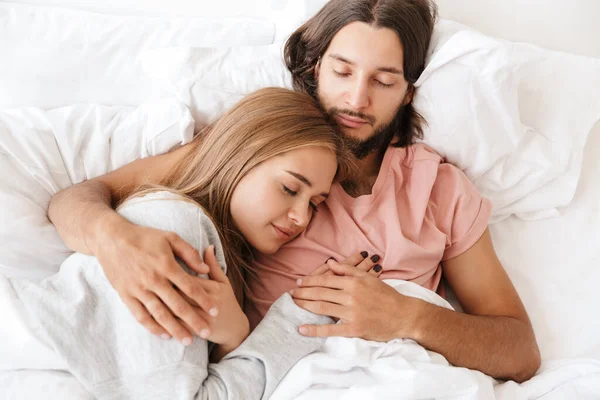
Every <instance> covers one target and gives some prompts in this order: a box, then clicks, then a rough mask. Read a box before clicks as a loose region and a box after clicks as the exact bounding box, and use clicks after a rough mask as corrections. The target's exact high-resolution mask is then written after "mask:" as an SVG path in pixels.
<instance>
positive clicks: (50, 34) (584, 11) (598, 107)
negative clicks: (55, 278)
mask: <svg viewBox="0 0 600 400" xmlns="http://www.w3.org/2000/svg"><path fill="white" fill-rule="evenodd" d="M324 2H325V0H277V1H275V0H273V1H269V0H259V1H255V2H243V1H235V0H223V1H220V2H217V3H218V4H213V3H214V2H208V1H190V0H176V1H170V2H168V3H165V2H161V1H156V0H152V1H139V0H127V1H117V0H108V1H103V2H98V1H75V0H51V1H48V0H45V1H42V0H30V1H26V0H23V1H0V55H1V60H2V61H0V171H2V173H0V219H1V221H2V224H1V225H2V226H1V227H0V242H1V243H2V246H1V248H0V273H3V274H6V275H9V276H21V277H24V278H27V279H33V280H40V279H43V278H44V277H46V276H48V275H50V274H52V273H54V272H55V271H56V269H57V268H58V266H59V265H60V263H61V261H62V260H64V258H65V257H66V256H68V254H69V252H68V249H66V248H65V247H64V245H63V244H62V242H61V241H60V238H59V237H58V235H57V234H56V232H55V231H54V229H53V228H52V226H51V224H50V223H49V222H48V220H47V218H46V214H45V210H46V207H47V205H48V202H49V201H50V198H51V196H52V195H53V194H55V193H56V192H57V191H59V190H61V189H63V188H66V187H68V186H70V185H72V184H75V183H77V182H81V181H82V180H85V179H89V178H93V177H95V176H98V175H100V174H103V173H105V172H107V171H109V170H111V169H114V168H118V167H119V166H121V165H124V164H125V163H127V162H129V161H132V160H134V159H136V158H139V157H146V156H149V155H154V154H159V153H162V152H164V151H166V150H167V149H169V148H170V147H171V146H173V145H174V144H177V143H185V142H187V141H189V140H190V139H191V137H192V135H193V133H194V130H195V129H196V130H197V128H198V127H199V126H201V125H203V124H206V123H208V122H210V121H211V120H213V119H214V118H215V117H216V116H218V115H219V113H221V112H222V111H223V110H224V109H226V108H227V107H229V106H230V105H232V104H233V103H234V102H235V101H237V100H238V99H240V98H241V97H242V96H243V95H245V94H246V93H249V92H251V91H253V90H256V89H258V88H260V87H264V86H285V87H289V86H290V79H289V76H288V74H287V73H286V71H285V68H284V67H283V64H282V63H281V44H282V43H283V41H284V40H285V38H286V37H287V35H288V34H289V33H291V32H292V31H293V29H295V27H297V26H299V24H300V23H301V22H302V21H304V20H306V19H307V18H309V17H310V16H311V15H313V14H314V13H315V12H316V11H317V10H318V9H319V8H320V7H321V6H322V5H323V4H324ZM438 5H439V10H440V15H441V17H442V19H441V21H440V22H439V23H438V26H437V27H436V33H435V36H434V40H433V43H432V46H431V49H430V54H429V59H428V67H427V69H426V71H425V72H424V74H423V76H422V77H421V79H419V82H418V83H417V85H418V86H419V92H418V95H417V98H416V99H415V104H416V106H417V108H418V109H419V110H420V111H421V112H422V113H423V114H424V115H425V117H426V119H427V120H428V122H429V128H428V130H427V131H426V137H425V141H426V143H428V144H429V145H430V146H432V147H433V148H434V149H436V150H437V151H439V152H440V153H441V154H442V155H443V156H444V157H446V158H447V159H448V160H449V161H451V162H453V163H455V164H456V165H458V166H459V167H460V168H462V169H463V170H464V171H465V173H467V175H468V176H469V177H470V178H471V179H472V180H473V181H474V182H475V184H476V185H477V186H478V188H479V189H480V190H481V191H482V192H483V193H484V194H485V195H486V196H487V197H489V198H490V199H491V200H492V202H493V205H494V211H493V219H492V221H493V223H492V224H491V228H490V229H491V233H492V237H493V240H494V245H495V247H496V251H497V253H498V255H499V257H500V259H501V261H502V263H503V265H504V266H505V268H506V269H507V271H508V273H509V275H510V277H511V279H512V281H513V282H514V284H515V286H516V288H517V290H518V292H519V294H520V296H521V298H522V299H523V302H524V304H525V306H526V308H527V310H528V312H529V315H530V317H531V320H532V323H533V326H534V329H535V333H536V336H537V339H538V343H539V345H540V350H541V355H542V360H543V363H542V368H541V369H540V371H539V372H538V374H537V375H536V376H535V377H534V378H533V379H531V380H530V381H528V382H525V383H523V384H520V385H519V384H516V383H514V382H496V381H493V382H491V384H490V383H489V382H488V383H486V384H481V385H480V384H478V383H477V382H475V383H473V385H472V386H467V387H466V389H465V388H464V387H463V388H461V390H462V391H460V390H454V389H451V388H449V387H448V386H446V387H442V388H439V387H438V388H437V390H438V392H436V393H441V394H440V396H441V395H444V396H446V397H445V398H465V399H467V398H468V399H479V398H481V399H484V398H494V397H495V398H499V399H521V398H522V399H526V398H543V399H574V398H586V399H593V398H600V319H598V318H597V315H598V311H597V310H598V307H599V306H600V294H599V292H598V289H597V287H598V282H600V268H599V267H598V265H599V263H600V184H598V182H597V176H599V174H600V95H599V94H598V92H599V89H600V42H599V41H598V38H599V37H600V27H599V25H598V21H599V20H600V3H599V2H597V1H596V0H574V1H571V2H561V1H558V0H530V1H528V2H518V1H516V0H514V1H502V0H486V1H480V2H473V1H469V0H438ZM465 88H468V90H464V89H465ZM461 96H462V97H461ZM448 100H452V101H450V102H449V101H448ZM452 104H458V105H460V107H456V106H452ZM449 300H450V303H452V304H453V305H454V306H455V307H458V305H457V304H456V302H455V301H452V296H450V297H449ZM0 310H2V302H1V301H0ZM4 311H5V310H4ZM0 315H2V316H3V317H5V318H3V319H4V320H3V323H5V324H14V325H15V327H16V328H15V329H16V332H18V326H19V324H20V323H21V322H20V320H19V316H18V315H7V314H5V313H3V312H2V311H0ZM0 340H2V341H8V342H11V343H14V346H21V347H22V348H23V349H24V351H26V350H27V343H26V342H23V341H22V340H21V339H20V338H19V337H18V335H14V336H12V337H1V336H0ZM341 348H342V351H348V352H351V351H354V350H356V348H357V347H355V346H354V345H353V344H352V343H349V342H348V343H344V344H343V345H342V347H341ZM0 357H3V355H2V354H0ZM321 360H323V358H322V359H321ZM317 362H318V361H315V362H314V364H313V365H317V364H316V363H317ZM327 365H329V366H332V365H333V364H327ZM308 367H310V363H308ZM335 368H336V367H335V365H333V366H332V367H331V371H333V375H331V377H332V379H334V380H336V379H338V385H337V386H335V388H334V387H329V388H327V387H323V386H321V387H320V390H313V391H312V392H311V391H306V390H304V391H301V390H299V391H298V392H297V393H296V395H294V396H293V395H292V393H295V392H293V390H298V387H299V386H298V384H297V383H298V382H301V381H302V382H303V384H304V385H305V386H304V389H307V388H311V387H312V388H313V389H315V387H316V386H314V384H315V382H317V381H318V380H319V379H322V378H323V376H321V377H319V376H316V375H318V374H316V373H315V372H314V370H315V369H312V370H311V368H305V369H301V368H297V369H295V370H294V369H293V370H292V371H291V372H290V377H291V378H290V379H287V378H286V379H287V380H284V382H282V386H281V390H279V391H277V392H276V395H275V396H274V397H276V398H290V397H297V398H311V399H315V398H340V399H341V398H344V399H351V398H416V397H417V396H418V397H420V398H424V397H430V398H431V397H436V395H434V394H431V393H433V392H428V393H429V395H428V396H425V395H424V394H423V393H424V392H421V393H420V394H418V393H416V392H410V391H402V390H403V389H400V388H399V387H397V386H396V387H394V386H393V385H390V382H382V381H378V382H373V381H369V380H368V379H367V378H364V380H362V381H361V380H358V381H354V382H350V383H347V384H343V383H340V382H345V381H344V372H343V371H338V372H335V371H336V369H335ZM364 369H365V374H364V377H368V376H369V374H368V372H369V367H368V366H367V367H364ZM303 371H304V372H303ZM315 374H316V375H315ZM336 376H337V378H336ZM292 378H293V380H294V382H296V386H294V385H293V384H292V383H293V382H291V380H292ZM485 385H491V386H489V387H488V386H485ZM484 386H485V387H486V388H487V389H485V390H484V389H482V388H484ZM294 388H295V389H294ZM288 389H289V390H288ZM325 389H330V390H325ZM334 389H335V390H334ZM486 390H487V391H486ZM0 398H3V399H4V398H6V399H13V398H15V399H17V398H18V399H23V398H31V399H37V398H49V399H86V398H89V395H88V394H87V393H86V392H85V390H84V389H83V388H81V387H80V386H79V384H78V382H77V381H75V380H74V378H72V377H70V376H69V375H68V374H67V373H65V372H63V371H46V370H43V369H42V368H40V370H35V371H32V370H27V371H25V370H23V371H18V372H12V373H5V372H0Z"/></svg>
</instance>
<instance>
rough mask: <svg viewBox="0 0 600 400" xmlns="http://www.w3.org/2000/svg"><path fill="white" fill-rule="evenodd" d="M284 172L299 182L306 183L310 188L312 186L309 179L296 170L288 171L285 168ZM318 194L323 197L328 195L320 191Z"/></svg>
mask: <svg viewBox="0 0 600 400" xmlns="http://www.w3.org/2000/svg"><path fill="white" fill-rule="evenodd" d="M285 172H287V173H288V174H290V175H292V176H293V177H294V178H296V179H298V180H299V181H300V182H302V183H304V184H306V186H308V187H310V188H311V187H313V185H312V183H311V181H309V180H308V179H307V178H306V177H305V176H304V175H302V174H299V173H297V172H293V171H288V170H285ZM320 195H321V196H323V197H325V198H327V197H329V193H321V194H320Z"/></svg>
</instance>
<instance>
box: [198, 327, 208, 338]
mask: <svg viewBox="0 0 600 400" xmlns="http://www.w3.org/2000/svg"><path fill="white" fill-rule="evenodd" d="M209 335H210V331H209V330H208V329H202V330H201V331H200V337H201V338H202V339H206V338H207V337H208V336H209Z"/></svg>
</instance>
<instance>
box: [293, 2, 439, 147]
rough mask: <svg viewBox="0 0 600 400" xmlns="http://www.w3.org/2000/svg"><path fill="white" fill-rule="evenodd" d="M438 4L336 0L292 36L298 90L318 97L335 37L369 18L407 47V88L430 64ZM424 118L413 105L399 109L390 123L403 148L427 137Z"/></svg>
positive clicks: (410, 87)
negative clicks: (319, 70)
mask: <svg viewBox="0 0 600 400" xmlns="http://www.w3.org/2000/svg"><path fill="white" fill-rule="evenodd" d="M436 19H437V7H436V5H435V3H434V2H433V1H432V0H331V1H329V2H328V3H327V4H325V6H324V7H323V8H322V9H321V10H320V11H319V12H318V13H317V14H316V15H315V16H314V17H312V18H311V19H310V20H308V21H307V22H306V23H304V25H302V26H301V27H300V28H298V29H297V30H296V31H295V32H294V33H293V34H292V35H291V36H290V37H289V39H288V40H287V42H286V44H285V49H284V58H285V62H286V65H287V68H288V69H289V70H290V72H291V73H292V78H293V86H294V89H296V90H299V91H303V92H306V93H309V94H310V95H311V96H313V97H314V98H315V99H317V100H318V96H317V81H316V78H315V67H316V65H317V63H318V61H319V59H320V57H321V56H323V54H325V51H326V50H327V48H328V47H329V44H330V43H331V40H332V39H333V37H334V36H335V35H336V34H337V33H338V32H339V31H340V30H341V29H342V28H343V27H345V26H346V25H348V24H350V23H352V22H364V23H366V24H369V25H371V26H373V27H374V28H377V29H379V28H388V29H391V30H392V31H394V32H396V34H397V35H398V37H399V38H400V42H401V43H402V47H403V49H404V65H403V69H404V78H405V79H406V81H407V82H408V85H409V86H408V88H409V91H410V90H414V86H413V85H414V83H415V82H416V81H417V79H418V78H419V76H420V75H421V73H422V72H423V70H424V69H425V59H426V57H427V50H428V48H429V42H430V40H431V35H432V33H433V26H434V24H435V21H436ZM424 123H425V120H424V119H423V117H422V116H421V115H420V114H419V113H417V112H416V111H415V109H414V107H413V105H412V103H408V104H407V105H405V106H403V107H401V108H400V110H399V111H398V114H397V115H396V118H395V119H394V121H392V124H391V125H390V128H391V129H393V130H394V134H395V136H396V139H397V142H396V143H395V146H396V147H404V146H408V145H410V144H412V143H414V141H415V139H417V138H422V137H423V124H424Z"/></svg>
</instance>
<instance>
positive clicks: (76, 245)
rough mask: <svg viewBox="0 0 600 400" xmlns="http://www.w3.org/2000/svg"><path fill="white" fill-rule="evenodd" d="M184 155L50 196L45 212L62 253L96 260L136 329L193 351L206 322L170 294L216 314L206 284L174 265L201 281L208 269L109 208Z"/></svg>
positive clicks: (183, 248) (179, 245)
mask: <svg viewBox="0 0 600 400" xmlns="http://www.w3.org/2000/svg"><path fill="white" fill-rule="evenodd" d="M187 149H188V146H183V147H181V148H179V149H177V150H175V151H172V152H170V153H167V154H164V155H160V156H155V157H149V158H145V159H140V160H137V161H134V162H132V163H131V164H128V165H125V166H123V167H121V168H119V169H117V170H115V171H113V172H111V173H109V174H106V175H103V176H100V177H97V178H94V179H91V180H89V181H86V182H83V183H80V184H78V185H75V186H73V187H71V188H68V189H65V190H63V191H61V192H59V193H58V194H57V195H56V196H54V198H53V199H52V201H51V202H50V207H49V210H48V217H49V218H50V220H51V221H52V223H54V225H55V226H56V228H57V230H58V232H59V234H60V236H61V238H62V239H63V240H64V241H65V243H66V244H67V246H69V247H70V248H71V249H73V250H75V251H78V252H81V253H85V254H89V255H94V256H96V257H97V258H98V261H99V262H100V264H101V265H102V268H103V270H104V273H105V275H106V277H107V278H108V280H109V281H110V283H111V285H112V286H113V287H114V288H115V290H116V291H117V292H118V293H119V296H120V297H121V299H122V300H123V302H124V303H125V304H126V305H127V307H128V308H129V310H130V311H131V312H132V314H133V316H134V317H135V318H136V319H137V320H138V321H139V323H140V324H142V325H143V326H144V327H145V328H146V329H148V330H149V331H150V332H152V333H153V334H155V335H159V336H162V337H163V338H170V337H175V338H177V339H178V340H180V341H182V342H183V343H188V342H189V343H191V342H192V341H193V334H194V333H195V334H196V335H198V336H199V335H200V332H202V331H203V330H204V329H207V328H209V326H210V324H211V322H212V321H211V320H208V321H207V320H206V319H205V318H202V317H201V316H200V315H199V313H197V312H196V311H195V310H194V308H193V307H192V305H190V304H189V303H188V302H187V301H186V300H185V299H184V298H183V296H182V295H181V294H179V293H178V292H177V290H176V289H175V288H177V289H179V290H180V291H181V292H183V293H184V294H185V295H187V296H188V297H190V298H191V299H193V300H194V301H195V302H196V303H197V304H198V305H199V306H200V307H201V308H202V309H203V310H205V311H206V312H207V313H209V314H210V315H211V316H215V315H216V314H217V313H218V310H217V309H216V307H215V303H214V301H213V300H212V299H211V298H210V297H209V296H208V294H207V292H206V290H205V289H204V284H205V280H204V279H201V278H197V277H194V276H192V275H190V274H188V273H187V272H185V271H184V270H183V269H182V268H181V267H180V266H179V264H178V262H177V261H176V258H175V257H178V258H180V259H181V260H183V261H184V262H185V263H186V264H187V265H188V266H189V267H190V268H192V269H193V270H195V271H196V272H197V273H200V274H205V273H207V272H208V266H206V265H205V264H204V263H203V261H202V257H200V254H198V252H197V251H196V250H195V249H194V248H193V247H192V246H191V245H189V244H188V243H186V242H185V241H184V240H183V239H181V238H180V237H179V236H177V235H176V234H174V233H171V232H164V231H160V230H156V229H152V228H148V227H141V226H137V225H134V224H132V223H130V222H129V221H127V220H126V219H124V218H123V217H121V216H120V215H119V214H117V212H115V211H114V210H113V205H114V204H116V203H118V202H119V201H120V200H121V199H124V198H126V197H127V196H128V195H130V194H131V193H132V192H133V191H134V190H135V189H136V188H137V187H139V186H140V185H143V184H147V183H159V182H161V181H162V179H163V177H165V176H166V174H167V173H168V171H169V170H170V169H171V168H173V167H174V166H175V165H176V163H177V162H178V161H179V160H180V159H181V158H182V157H183V156H184V155H185V153H186V151H187ZM176 317H177V318H179V319H180V320H182V321H183V322H185V323H186V324H187V326H189V327H190V328H191V329H192V330H193V331H192V332H190V331H188V330H187V329H186V328H185V327H184V325H183V324H182V323H181V322H180V321H178V319H177V318H176Z"/></svg>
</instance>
